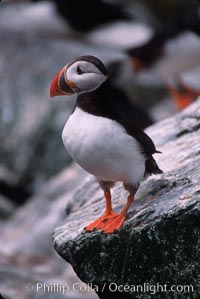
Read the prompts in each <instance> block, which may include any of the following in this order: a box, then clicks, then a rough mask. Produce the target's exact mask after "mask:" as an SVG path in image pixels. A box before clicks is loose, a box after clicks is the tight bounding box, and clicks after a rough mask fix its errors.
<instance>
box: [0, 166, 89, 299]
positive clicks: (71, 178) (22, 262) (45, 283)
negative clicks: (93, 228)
mask: <svg viewBox="0 0 200 299" xmlns="http://www.w3.org/2000/svg"><path fill="white" fill-rule="evenodd" d="M85 176H86V174H85V172H84V171H83V170H82V169H80V167H78V166H77V165H72V166H70V167H69V168H68V169H67V170H65V171H63V172H61V173H60V174H59V175H58V176H56V177H55V178H53V179H51V180H50V181H49V182H48V184H46V185H45V186H44V187H43V188H42V190H41V191H40V192H38V193H37V194H36V195H35V196H34V197H32V198H30V200H29V201H28V202H27V203H26V204H25V205H24V206H22V207H21V208H18V210H17V211H16V212H15V214H14V215H13V217H12V218H10V219H8V220H7V221H4V222H2V223H1V226H0V265H1V267H0V290H1V292H2V295H3V296H5V298H10V299H39V298H48V299H53V298H56V299H64V298H66V296H67V298H69V299H72V298H74V299H75V298H77V299H80V298H83V297H88V298H94V293H92V292H91V291H89V292H88V291H85V292H83V293H81V292H80V291H78V290H79V288H78V286H79V285H80V284H83V283H81V282H80V280H79V279H77V277H76V276H75V275H74V273H73V271H72V270H71V267H69V265H66V264H65V263H63V262H62V261H61V259H60V257H59V256H58V255H57V254H56V252H55V250H54V248H53V245H52V231H53V230H54V228H55V227H56V226H58V225H59V223H60V222H61V221H63V219H64V217H65V209H66V204H67V203H68V201H69V200H70V199H71V197H72V196H73V194H74V192H75V189H76V186H79V185H81V182H82V180H83V179H84V178H85ZM75 283H76V286H77V289H76V292H74V291H73V285H74V284H75ZM53 284H55V287H53ZM77 284H78V285H77ZM65 285H66V286H69V290H67V291H66V292H65V293H64V294H63V292H62V286H65ZM56 286H57V287H56ZM48 287H49V291H48ZM50 287H51V288H50ZM51 289H52V291H51Z"/></svg>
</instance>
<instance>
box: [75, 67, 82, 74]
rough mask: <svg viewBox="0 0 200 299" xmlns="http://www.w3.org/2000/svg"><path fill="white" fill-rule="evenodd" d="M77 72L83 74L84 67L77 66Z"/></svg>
mask: <svg viewBox="0 0 200 299" xmlns="http://www.w3.org/2000/svg"><path fill="white" fill-rule="evenodd" d="M76 72H77V74H78V75H81V74H83V71H82V69H81V68H80V66H77V69H76Z"/></svg>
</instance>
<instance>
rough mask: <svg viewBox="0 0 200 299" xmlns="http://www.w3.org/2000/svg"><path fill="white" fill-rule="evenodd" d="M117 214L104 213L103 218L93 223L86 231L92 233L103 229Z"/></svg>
mask: <svg viewBox="0 0 200 299" xmlns="http://www.w3.org/2000/svg"><path fill="white" fill-rule="evenodd" d="M116 215H117V214H116V213H114V212H113V211H109V212H106V213H104V214H103V215H102V216H101V217H99V218H98V219H97V220H95V221H94V222H92V223H91V224H89V225H87V226H86V227H85V228H84V230H85V231H87V232H91V231H94V230H97V229H103V227H104V226H105V225H106V224H107V223H108V222H109V221H110V220H109V219H112V218H113V217H115V216H116Z"/></svg>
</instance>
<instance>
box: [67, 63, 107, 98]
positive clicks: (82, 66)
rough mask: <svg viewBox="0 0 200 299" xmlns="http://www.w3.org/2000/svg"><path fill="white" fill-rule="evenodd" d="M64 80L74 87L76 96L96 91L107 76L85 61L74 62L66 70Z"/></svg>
mask: <svg viewBox="0 0 200 299" xmlns="http://www.w3.org/2000/svg"><path fill="white" fill-rule="evenodd" d="M65 78H66V79H67V80H69V81H72V82H73V83H74V84H75V85H76V88H75V92H76V93H78V94H81V93H84V92H89V91H92V90H95V89H97V88H98V87H99V86H100V85H101V84H102V83H103V82H104V81H105V80H106V79H107V76H105V75H104V74H102V73H101V71H100V70H99V69H98V68H97V67H96V66H95V65H94V64H93V63H90V62H87V61H76V62H75V63H73V64H72V65H70V67H69V68H67V72H66V76H65Z"/></svg>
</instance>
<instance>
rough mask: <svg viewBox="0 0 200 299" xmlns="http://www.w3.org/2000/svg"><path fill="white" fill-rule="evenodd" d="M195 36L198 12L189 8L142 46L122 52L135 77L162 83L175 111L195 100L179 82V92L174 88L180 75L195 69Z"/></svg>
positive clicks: (199, 56) (199, 54) (198, 49)
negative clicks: (150, 77) (146, 76)
mask: <svg viewBox="0 0 200 299" xmlns="http://www.w3.org/2000/svg"><path fill="white" fill-rule="evenodd" d="M199 35H200V9H198V8H195V9H194V8H192V9H191V10H187V11H186V12H185V13H183V14H181V15H180V16H179V17H178V18H177V19H176V20H175V21H173V22H171V23H167V24H165V25H163V26H162V27H161V28H160V29H158V30H157V31H156V32H155V33H154V34H153V36H152V37H151V38H150V39H149V40H148V41H147V42H146V43H145V44H143V45H140V46H138V47H133V48H129V49H126V50H125V52H126V54H127V55H128V57H129V58H130V61H131V63H132V64H133V67H134V70H136V71H137V73H138V72H141V71H142V72H143V73H144V72H146V74H148V73H151V74H153V76H154V75H155V76H156V77H157V78H158V81H159V80H160V79H161V81H163V82H164V84H165V86H166V87H167V90H168V91H169V93H170V95H171V96H172V98H173V99H174V101H175V104H176V106H177V107H178V108H179V109H182V108H185V107H186V106H188V105H189V104H190V103H191V102H192V101H193V100H194V98H196V94H197V92H196V90H192V89H190V91H189V92H188V90H187V89H185V88H184V86H183V85H182V84H181V82H180V84H178V85H180V86H181V88H179V87H178V88H175V85H177V83H176V81H177V79H178V77H179V76H180V73H182V72H183V71H184V72H185V71H186V70H190V69H191V68H193V67H196V66H197V65H199V62H200V39H199ZM180 90H181V92H179V91H180Z"/></svg>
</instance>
